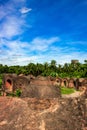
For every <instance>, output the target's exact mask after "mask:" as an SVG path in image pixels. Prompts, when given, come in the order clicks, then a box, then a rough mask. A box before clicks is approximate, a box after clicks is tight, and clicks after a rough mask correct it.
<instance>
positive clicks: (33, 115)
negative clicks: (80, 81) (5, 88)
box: [0, 92, 87, 130]
mask: <svg viewBox="0 0 87 130" xmlns="http://www.w3.org/2000/svg"><path fill="white" fill-rule="evenodd" d="M0 130H87V98H86V95H85V94H82V93H80V92H76V93H74V94H70V95H66V96H64V95H63V96H62V97H61V98H50V99H37V98H22V99H21V98H16V97H0Z"/></svg>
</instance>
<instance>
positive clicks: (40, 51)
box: [0, 37, 87, 65]
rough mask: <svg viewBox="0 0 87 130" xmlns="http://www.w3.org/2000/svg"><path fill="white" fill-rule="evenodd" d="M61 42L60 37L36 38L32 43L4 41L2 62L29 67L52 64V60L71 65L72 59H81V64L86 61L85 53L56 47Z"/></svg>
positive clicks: (1, 42)
mask: <svg viewBox="0 0 87 130" xmlns="http://www.w3.org/2000/svg"><path fill="white" fill-rule="evenodd" d="M60 41H61V40H60V38H59V37H51V38H40V37H36V38H34V39H33V40H32V41H31V42H23V41H20V40H15V41H12V40H11V41H10V40H5V39H2V40H1V41H0V52H1V57H0V61H1V63H2V64H7V65H27V64H28V63H30V62H34V63H37V62H40V63H44V62H46V61H47V62H50V61H51V60H52V59H54V60H56V61H57V63H58V64H64V63H69V62H70V61H71V59H80V62H83V61H84V60H85V59H86V57H87V54H86V53H84V51H82V52H78V50H76V48H73V51H71V50H72V48H71V49H70V48H69V47H68V46H65V47H61V46H57V47H56V46H55V44H56V43H57V44H58V43H59V42H60ZM35 52H36V53H35Z"/></svg>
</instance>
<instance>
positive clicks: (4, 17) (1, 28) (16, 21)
mask: <svg viewBox="0 0 87 130" xmlns="http://www.w3.org/2000/svg"><path fill="white" fill-rule="evenodd" d="M25 5H26V4H25V1H24V0H19V1H17V0H16V1H14V0H12V1H9V2H7V3H5V4H4V5H1V6H0V10H1V11H0V22H1V23H0V38H6V39H10V38H13V37H14V36H19V35H20V34H22V33H23V32H24V31H25V29H26V27H28V28H29V23H28V25H27V24H26V16H25V17H22V15H21V14H20V13H19V9H20V8H21V10H20V11H21V13H28V12H30V11H31V10H32V9H30V8H26V7H24V6H25ZM16 6H17V7H16Z"/></svg>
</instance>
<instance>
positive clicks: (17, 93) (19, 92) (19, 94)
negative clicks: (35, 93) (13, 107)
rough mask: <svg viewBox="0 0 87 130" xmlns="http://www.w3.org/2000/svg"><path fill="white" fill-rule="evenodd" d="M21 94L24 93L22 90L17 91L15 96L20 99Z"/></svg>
mask: <svg viewBox="0 0 87 130" xmlns="http://www.w3.org/2000/svg"><path fill="white" fill-rule="evenodd" d="M21 93H22V91H21V90H20V89H17V90H16V92H15V96H16V97H20V96H21Z"/></svg>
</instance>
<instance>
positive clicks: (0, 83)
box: [0, 75, 2, 88]
mask: <svg viewBox="0 0 87 130" xmlns="http://www.w3.org/2000/svg"><path fill="white" fill-rule="evenodd" d="M1 86H2V75H0V88H1Z"/></svg>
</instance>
